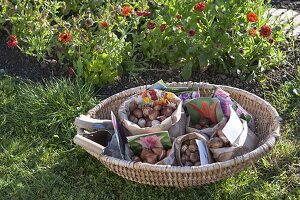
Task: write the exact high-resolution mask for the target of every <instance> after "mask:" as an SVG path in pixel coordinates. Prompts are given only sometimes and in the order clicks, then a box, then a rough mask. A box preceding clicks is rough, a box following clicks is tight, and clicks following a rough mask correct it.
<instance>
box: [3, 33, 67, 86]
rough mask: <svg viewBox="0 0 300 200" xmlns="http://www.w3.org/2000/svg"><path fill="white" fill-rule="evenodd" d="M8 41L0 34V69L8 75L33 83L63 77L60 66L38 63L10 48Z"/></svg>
mask: <svg viewBox="0 0 300 200" xmlns="http://www.w3.org/2000/svg"><path fill="white" fill-rule="evenodd" d="M6 40H7V36H5V35H4V34H1V33H0V69H4V70H5V71H6V72H7V73H8V74H10V75H13V76H15V77H18V78H22V79H30V80H32V81H41V80H42V79H46V78H49V77H60V76H62V75H63V72H62V67H60V66H59V65H50V64H48V63H46V62H38V61H37V59H36V58H35V57H33V56H28V55H25V54H23V53H22V52H21V51H20V50H19V49H17V48H9V47H8V46H7V45H6Z"/></svg>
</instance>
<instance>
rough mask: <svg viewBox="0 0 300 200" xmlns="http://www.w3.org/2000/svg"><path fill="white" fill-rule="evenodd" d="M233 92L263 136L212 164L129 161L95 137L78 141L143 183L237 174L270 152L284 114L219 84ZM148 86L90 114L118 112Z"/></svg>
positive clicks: (175, 183)
mask: <svg viewBox="0 0 300 200" xmlns="http://www.w3.org/2000/svg"><path fill="white" fill-rule="evenodd" d="M168 85H169V86H173V87H180V86H181V87H184V86H189V87H193V88H195V89H197V88H200V92H201V95H203V96H205V95H208V94H210V93H211V90H212V89H213V86H214V85H211V84H207V83H194V82H184V83H169V84H168ZM219 87H221V88H222V89H223V90H225V91H227V92H228V93H230V95H231V97H232V98H234V99H235V100H236V101H237V102H239V103H240V104H241V106H243V107H244V108H245V109H246V110H248V111H249V112H250V113H252V114H253V115H254V117H255V119H256V131H255V133H256V134H257V135H258V136H259V141H260V142H259V144H258V147H257V148H256V149H255V150H253V151H251V152H249V153H247V154H245V155H242V156H239V157H236V158H234V159H231V160H228V161H225V162H217V163H213V164H210V165H204V166H195V167H179V166H161V165H151V164H146V163H140V162H138V163H137V162H129V161H125V160H120V159H116V158H113V157H108V156H105V155H103V154H102V153H103V149H104V147H103V146H101V145H100V144H98V143H96V142H93V141H92V140H91V137H89V138H87V137H84V136H83V135H81V134H77V135H76V136H75V138H74V142H75V143H76V144H78V145H80V146H81V147H83V148H84V149H85V150H86V151H87V152H88V153H90V154H91V155H93V156H95V157H96V158H97V159H98V160H100V161H101V163H102V164H103V165H105V166H106V167H108V168H109V169H110V170H111V171H113V172H115V173H117V174H118V175H120V176H122V177H124V178H126V179H129V180H132V181H136V182H139V183H143V184H149V185H157V186H170V187H189V186H198V185H202V184H207V183H211V182H215V181H218V180H221V179H224V178H226V177H230V176H233V175H235V174H237V173H238V172H240V171H242V170H243V169H245V168H246V167H249V166H250V165H251V164H253V161H255V160H256V159H258V158H260V157H261V156H263V155H265V154H266V153H267V152H269V151H270V150H271V149H272V148H273V146H274V145H275V142H276V140H277V139H278V137H279V131H280V117H279V115H278V113H277V111H276V110H275V109H274V108H273V107H272V106H271V105H270V104H269V103H268V102H266V101H264V100H263V99H261V98H260V97H258V96H256V95H254V94H251V93H249V92H246V91H244V90H241V89H237V88H233V87H228V86H221V85H220V86H219ZM146 88H147V86H141V87H136V88H131V89H128V90H125V91H123V92H120V93H118V94H115V95H113V96H111V97H109V98H107V99H105V100H104V101H102V102H101V103H100V104H98V105H97V106H96V107H94V108H93V109H91V110H90V111H89V113H88V114H89V116H90V117H92V118H97V119H109V118H110V111H111V110H112V111H114V112H115V113H117V111H118V108H119V106H120V104H121V103H122V102H123V101H124V100H126V98H128V97H129V96H131V95H133V94H136V93H141V92H142V91H144V90H145V89H146Z"/></svg>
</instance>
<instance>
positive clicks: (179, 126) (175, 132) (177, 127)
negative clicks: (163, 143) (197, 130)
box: [169, 111, 187, 142]
mask: <svg viewBox="0 0 300 200" xmlns="http://www.w3.org/2000/svg"><path fill="white" fill-rule="evenodd" d="M186 120H187V117H186V114H185V112H184V111H182V112H181V117H180V120H179V121H178V122H177V123H175V124H174V125H173V126H171V128H170V129H169V136H170V139H171V141H172V142H173V141H174V140H175V139H176V138H177V137H179V136H182V135H184V134H185V133H186V132H185V130H186Z"/></svg>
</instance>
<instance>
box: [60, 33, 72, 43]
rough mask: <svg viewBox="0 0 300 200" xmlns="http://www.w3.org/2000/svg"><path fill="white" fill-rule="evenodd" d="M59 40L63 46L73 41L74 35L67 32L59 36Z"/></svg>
mask: <svg viewBox="0 0 300 200" xmlns="http://www.w3.org/2000/svg"><path fill="white" fill-rule="evenodd" d="M58 40H59V41H60V42H61V43H63V44H68V43H69V42H70V41H71V40H72V34H71V32H69V31H65V32H62V33H60V34H59V36H58Z"/></svg>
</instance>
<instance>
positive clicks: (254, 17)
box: [247, 12, 258, 22]
mask: <svg viewBox="0 0 300 200" xmlns="http://www.w3.org/2000/svg"><path fill="white" fill-rule="evenodd" d="M247 20H248V21H249V22H257V21H258V16H257V14H255V13H254V12H249V13H248V14H247Z"/></svg>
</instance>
